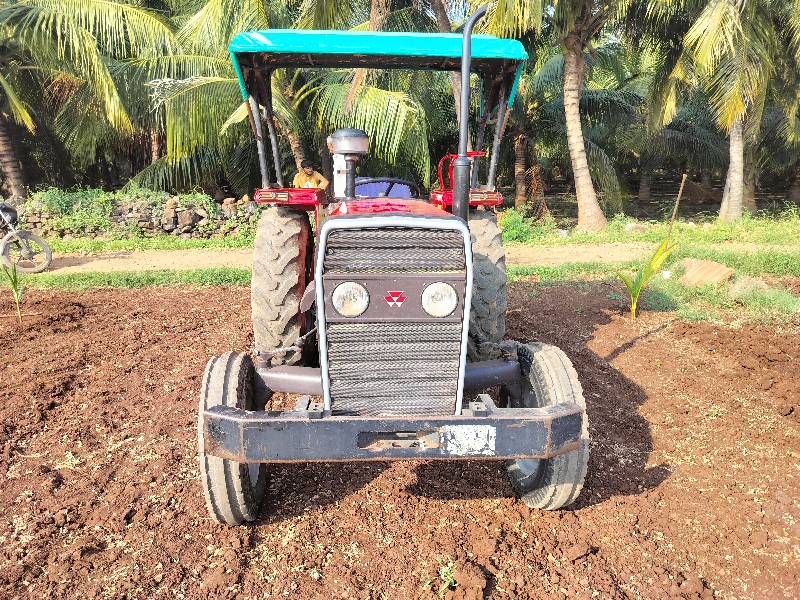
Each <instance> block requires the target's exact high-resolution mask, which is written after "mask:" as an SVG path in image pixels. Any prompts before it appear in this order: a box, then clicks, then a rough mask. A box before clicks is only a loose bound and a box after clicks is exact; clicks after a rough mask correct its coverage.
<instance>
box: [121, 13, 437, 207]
mask: <svg viewBox="0 0 800 600" xmlns="http://www.w3.org/2000/svg"><path fill="white" fill-rule="evenodd" d="M230 4H231V2H230V0H205V1H204V2H196V3H194V4H191V5H189V6H188V8H187V10H188V11H190V14H191V15H192V16H191V17H189V16H188V15H187V17H186V23H185V25H184V26H183V27H181V29H180V30H179V31H178V33H177V39H178V40H179V42H180V44H181V45H180V48H179V51H178V52H176V53H175V54H173V55H167V56H163V57H154V58H152V59H148V60H139V61H137V63H136V67H137V68H138V69H140V70H141V72H142V73H143V74H146V75H145V76H146V77H148V78H150V79H151V82H150V87H151V89H152V95H153V98H154V99H155V105H156V107H158V108H161V109H163V110H164V114H165V121H166V154H165V156H164V157H163V158H162V159H161V160H159V161H157V162H156V163H155V164H153V165H151V166H149V167H147V168H146V169H144V170H143V171H142V172H141V173H140V174H139V175H137V177H136V178H135V181H136V182H137V183H140V184H147V185H152V186H158V187H163V186H167V187H174V186H185V185H188V184H190V183H194V184H197V183H206V184H211V183H212V182H214V181H215V180H218V179H220V178H222V179H225V180H226V181H227V182H229V183H230V184H231V185H232V186H233V187H234V188H235V189H236V190H238V191H240V192H243V191H245V190H247V189H250V188H251V179H252V175H253V166H254V152H253V142H252V134H251V133H250V132H249V128H248V127H247V121H246V120H247V111H246V107H245V105H244V103H243V102H242V101H241V96H240V93H239V87H238V82H237V80H236V78H235V75H234V71H233V67H232V65H231V64H230V58H229V56H228V52H227V46H228V43H229V41H230V39H231V38H232V37H233V36H234V35H235V34H236V33H238V32H240V31H247V30H259V29H267V28H270V27H272V28H288V27H291V26H304V27H306V26H307V27H315V28H321V27H325V26H336V27H338V28H347V27H352V28H358V29H365V28H368V27H369V14H370V10H369V9H370V6H369V5H367V6H363V7H362V8H363V10H358V6H359V5H357V3H352V4H350V5H348V6H349V7H350V9H349V10H335V11H329V10H327V8H328V7H329V5H328V4H326V3H313V2H308V3H304V4H303V5H302V6H301V7H300V10H299V12H297V13H294V12H292V10H291V8H292V5H289V4H288V3H284V2H278V1H276V2H273V3H271V4H270V5H269V6H267V7H266V8H265V6H264V4H263V3H262V2H256V1H254V0H251V1H250V2H245V3H241V2H236V3H234V4H236V9H235V10H234V7H233V6H229V5H230ZM360 19H364V20H360ZM414 24H416V27H415V28H419V27H420V26H421V27H423V28H424V27H427V28H430V27H432V21H431V19H430V18H429V17H426V16H424V15H421V14H420V13H419V12H418V11H414V10H413V9H405V10H401V11H393V12H392V13H390V14H388V15H385V16H384V18H383V19H382V26H383V27H384V28H385V29H403V30H407V29H408V28H409V26H410V25H414ZM402 77H405V78H406V79H405V80H402V79H400V78H402ZM440 81H441V78H439V79H436V78H433V77H432V76H431V74H429V73H421V72H419V73H407V74H405V75H397V74H390V73H382V72H380V71H375V72H372V73H370V76H369V78H367V79H365V80H363V82H356V83H357V84H358V85H354V74H353V72H352V70H338V71H337V70H326V71H316V70H313V69H302V70H295V71H284V70H279V71H278V72H277V73H276V74H275V76H274V77H273V80H272V92H273V102H274V106H275V114H276V118H277V121H278V127H279V128H280V129H281V131H282V133H283V135H282V136H281V137H282V138H283V139H284V141H286V142H287V144H285V145H284V147H283V148H282V151H283V152H285V153H286V154H287V155H289V156H292V157H293V158H294V159H295V160H299V159H301V158H302V157H303V156H304V155H305V153H306V152H308V151H309V150H312V149H320V150H322V149H324V144H321V140H320V135H321V133H322V132H330V131H332V130H333V129H336V128H338V127H343V126H358V127H360V128H362V129H364V130H365V131H367V133H369V134H370V137H371V138H372V144H371V148H372V151H373V153H372V156H371V157H370V160H372V161H379V162H380V161H384V162H387V163H392V164H394V163H398V162H399V163H407V164H410V165H412V166H413V169H414V171H415V173H416V176H417V177H418V178H419V179H421V180H422V181H423V183H424V184H425V185H427V184H428V182H429V177H430V171H431V169H430V158H429V150H428V139H429V135H430V132H431V127H432V125H431V123H430V122H429V121H428V119H427V117H426V104H430V103H431V102H433V101H435V99H432V98H431V97H430V96H432V95H431V94H429V93H427V92H428V91H430V90H431V89H438V88H439V82H440ZM362 83H363V84H362ZM402 90H417V93H418V94H419V97H415V96H413V95H412V94H411V93H409V92H408V91H402ZM324 137H325V136H324V135H322V136H321V139H322V140H324ZM282 163H283V164H284V165H285V164H286V161H282ZM367 164H368V163H367ZM285 175H286V176H288V175H289V173H288V172H287V173H285Z"/></svg>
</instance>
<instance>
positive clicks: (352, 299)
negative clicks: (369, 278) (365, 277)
mask: <svg viewBox="0 0 800 600" xmlns="http://www.w3.org/2000/svg"><path fill="white" fill-rule="evenodd" d="M331 302H332V303H333V308H334V309H335V310H336V312H337V313H339V314H340V315H342V316H343V317H357V316H358V315H360V314H361V313H363V312H364V311H365V310H367V307H368V306H369V293H368V292H367V288H365V287H364V286H363V285H361V284H360V283H356V282H355V281H345V282H344V283H340V284H339V285H337V286H336V288H335V289H334V290H333V294H331Z"/></svg>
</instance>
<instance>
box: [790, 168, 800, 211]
mask: <svg viewBox="0 0 800 600" xmlns="http://www.w3.org/2000/svg"><path fill="white" fill-rule="evenodd" d="M789 200H791V201H792V202H794V203H795V204H800V162H798V163H797V167H795V171H794V180H793V181H792V187H790V188H789Z"/></svg>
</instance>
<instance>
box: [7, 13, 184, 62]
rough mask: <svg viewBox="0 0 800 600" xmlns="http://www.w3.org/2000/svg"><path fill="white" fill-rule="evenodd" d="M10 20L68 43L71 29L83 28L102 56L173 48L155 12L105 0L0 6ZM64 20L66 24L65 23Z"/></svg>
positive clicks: (169, 32)
mask: <svg viewBox="0 0 800 600" xmlns="http://www.w3.org/2000/svg"><path fill="white" fill-rule="evenodd" d="M2 14H3V16H2V17H0V20H5V18H6V16H7V18H8V21H9V22H10V23H14V24H15V26H17V27H22V28H23V29H26V30H29V31H37V33H38V34H39V35H41V36H43V37H47V36H50V37H51V39H52V43H54V44H62V45H66V44H70V43H71V42H73V41H74V40H72V39H71V38H70V34H71V33H72V31H71V30H73V31H74V30H78V29H80V30H83V31H85V32H86V33H87V34H89V36H90V37H91V38H92V39H93V41H94V43H95V44H96V45H97V46H98V47H99V48H100V49H101V50H102V52H103V54H104V55H107V56H109V57H112V58H124V57H126V56H131V55H137V56H147V55H151V56H153V55H157V54H162V53H165V52H171V51H173V50H174V49H175V48H176V42H175V38H174V35H173V31H172V28H171V27H170V25H169V24H168V23H167V21H166V20H165V19H163V18H162V17H161V16H160V15H158V14H157V13H156V12H154V11H151V10H148V9H146V8H143V7H141V6H137V5H135V4H128V3H127V2H109V1H107V0H83V1H82V2H70V3H65V2H63V1H59V0H29V1H28V2H25V3H24V4H22V3H18V4H15V5H11V6H9V7H8V8H5V9H3V11H2ZM65 21H68V22H69V23H70V27H69V28H68V27H66V26H65Z"/></svg>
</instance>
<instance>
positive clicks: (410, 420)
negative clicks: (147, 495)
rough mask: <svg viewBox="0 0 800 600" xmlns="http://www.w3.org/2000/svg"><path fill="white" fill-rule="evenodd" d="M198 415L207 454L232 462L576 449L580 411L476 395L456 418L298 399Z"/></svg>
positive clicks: (538, 454) (495, 455)
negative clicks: (276, 406)
mask: <svg viewBox="0 0 800 600" xmlns="http://www.w3.org/2000/svg"><path fill="white" fill-rule="evenodd" d="M202 418H203V421H204V425H203V431H204V435H205V449H206V452H207V453H208V454H211V455H214V456H219V457H221V458H226V459H229V460H233V461H236V462H239V463H262V462H306V461H353V460H396V459H448V460H452V459H511V458H550V457H552V456H555V455H558V454H563V453H566V452H570V451H572V450H576V449H578V448H579V447H580V445H581V424H582V418H583V409H582V408H581V407H580V406H578V405H577V404H573V403H563V404H557V405H555V406H550V407H547V408H541V409H532V408H497V407H496V406H495V404H494V402H492V399H491V398H490V397H489V396H488V395H486V394H481V395H479V396H478V400H477V401H474V402H470V403H469V406H468V407H467V408H465V409H464V410H462V412H461V414H460V415H457V416H412V417H408V416H404V417H364V416H339V415H336V416H334V415H331V414H330V411H325V410H323V407H322V404H320V403H316V402H312V401H311V400H310V398H309V397H308V396H304V397H302V398H300V399H299V400H298V402H297V405H296V406H295V408H294V410H291V411H255V412H253V411H245V410H241V409H236V408H230V407H225V406H215V407H213V408H209V409H208V410H206V411H205V412H204V413H203V415H202Z"/></svg>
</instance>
